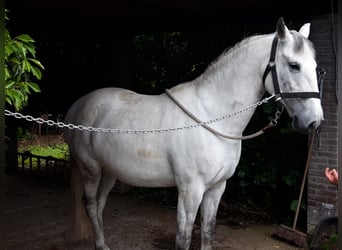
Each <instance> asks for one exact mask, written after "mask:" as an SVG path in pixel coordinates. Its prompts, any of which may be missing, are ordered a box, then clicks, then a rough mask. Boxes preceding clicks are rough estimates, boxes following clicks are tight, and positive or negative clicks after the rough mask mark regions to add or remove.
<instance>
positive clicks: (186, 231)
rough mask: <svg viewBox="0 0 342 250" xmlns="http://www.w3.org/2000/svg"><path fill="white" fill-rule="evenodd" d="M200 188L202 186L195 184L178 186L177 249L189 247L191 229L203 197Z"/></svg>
mask: <svg viewBox="0 0 342 250" xmlns="http://www.w3.org/2000/svg"><path fill="white" fill-rule="evenodd" d="M201 190H203V188H201V187H199V186H196V185H192V186H190V187H189V186H187V187H181V188H180V187H178V205H177V234H176V249H177V250H187V249H189V247H190V243H191V235H192V229H193V226H194V222H195V219H196V214H197V211H198V208H199V206H200V204H201V201H202V197H203V192H202V191H201Z"/></svg>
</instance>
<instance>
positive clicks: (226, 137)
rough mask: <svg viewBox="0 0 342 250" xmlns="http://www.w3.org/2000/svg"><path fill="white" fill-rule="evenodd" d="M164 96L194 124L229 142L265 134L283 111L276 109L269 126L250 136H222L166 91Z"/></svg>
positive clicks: (275, 123)
mask: <svg viewBox="0 0 342 250" xmlns="http://www.w3.org/2000/svg"><path fill="white" fill-rule="evenodd" d="M165 93H166V95H167V96H168V97H169V98H170V99H171V100H172V101H173V102H174V103H175V104H176V105H177V106H178V107H179V108H180V109H181V110H182V111H183V112H184V113H186V114H187V115H188V116H189V117H190V118H191V119H193V120H194V121H195V122H197V123H199V124H201V126H202V127H203V128H205V129H207V130H208V131H210V132H211V133H213V134H214V135H217V136H220V137H223V138H225V139H231V140H249V139H252V138H255V137H257V136H259V135H262V134H263V133H265V132H266V131H267V130H269V129H270V128H273V127H275V126H276V125H277V123H278V119H279V118H280V116H281V114H282V112H283V109H282V108H281V109H278V110H277V111H276V113H275V118H274V119H272V120H271V121H270V123H269V124H267V125H266V126H265V127H264V128H262V129H260V130H259V131H257V132H255V133H253V134H250V135H244V136H232V135H225V134H222V133H221V132H219V131H217V130H216V129H213V128H212V127H210V126H208V125H207V124H205V123H203V122H202V121H201V120H200V119H199V118H197V117H196V116H195V115H194V114H193V113H191V112H190V111H189V110H188V109H187V108H185V107H184V106H183V105H182V104H181V103H180V102H179V101H178V100H177V99H176V98H175V97H174V96H173V95H172V94H171V93H170V91H169V90H168V89H166V90H165Z"/></svg>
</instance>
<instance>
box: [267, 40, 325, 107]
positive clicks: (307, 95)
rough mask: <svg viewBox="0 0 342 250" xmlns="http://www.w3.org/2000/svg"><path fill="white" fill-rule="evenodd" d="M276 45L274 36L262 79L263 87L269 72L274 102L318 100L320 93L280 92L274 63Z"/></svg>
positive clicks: (276, 41)
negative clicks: (287, 99) (302, 99)
mask: <svg viewBox="0 0 342 250" xmlns="http://www.w3.org/2000/svg"><path fill="white" fill-rule="evenodd" d="M277 45H278V37H277V36H276V37H274V39H273V42H272V49H271V56H270V61H269V63H268V64H267V66H266V69H265V72H264V75H263V77H262V80H263V84H264V85H265V80H266V77H267V75H268V73H269V72H270V71H271V74H272V81H273V88H274V99H275V101H276V102H278V101H280V100H281V99H286V98H318V99H320V93H319V92H286V93H283V92H281V91H280V87H279V81H278V76H277V69H276V63H275V57H276V51H277Z"/></svg>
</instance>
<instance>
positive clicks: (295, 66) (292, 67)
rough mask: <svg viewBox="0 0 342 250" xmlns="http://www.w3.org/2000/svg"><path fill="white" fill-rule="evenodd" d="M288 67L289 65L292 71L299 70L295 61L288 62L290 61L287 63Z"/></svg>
mask: <svg viewBox="0 0 342 250" xmlns="http://www.w3.org/2000/svg"><path fill="white" fill-rule="evenodd" d="M289 67H290V69H291V70H293V71H295V72H298V71H300V66H299V64H298V63H296V62H290V63H289Z"/></svg>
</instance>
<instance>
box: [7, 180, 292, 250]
mask: <svg viewBox="0 0 342 250" xmlns="http://www.w3.org/2000/svg"><path fill="white" fill-rule="evenodd" d="M5 181H6V182H5V187H6V190H5V201H6V202H5V218H6V221H5V225H6V230H7V233H6V235H5V249H6V250H19V249H20V250H23V249H25V250H31V249H44V250H62V249H65V250H71V249H73V250H81V249H82V250H88V249H89V250H90V249H91V250H93V249H94V244H93V241H92V240H91V239H89V240H83V241H75V240H73V239H71V237H70V223H69V217H68V215H69V210H68V207H69V202H68V199H69V198H68V191H69V190H68V187H67V185H60V184H59V185H56V184H53V183H49V182H42V181H41V180H37V179H36V178H33V177H27V176H26V177H25V176H10V175H6V176H5ZM104 227H105V237H106V241H107V244H108V246H109V247H110V248H111V249H113V250H114V249H115V250H121V249H122V250H127V249H132V250H138V249H144V250H145V249H148V250H154V249H174V238H175V228H176V209H175V207H174V206H170V205H165V204H160V203H157V202H155V201H153V200H149V199H143V198H139V197H137V196H132V195H127V194H117V193H111V194H110V195H109V198H108V202H107V205H106V207H105V211H104ZM277 227H278V226H277V225H272V224H268V223H257V222H255V221H247V220H240V219H237V218H236V219H235V222H234V215H222V214H221V215H219V216H218V221H217V229H216V238H215V242H214V249H216V250H218V249H230V250H234V249H244V250H252V249H253V250H255V249H260V250H261V249H262V250H271V249H282V250H285V249H288V250H290V249H298V248H296V247H294V246H291V245H289V244H287V243H285V242H282V241H279V240H276V239H274V238H272V237H270V233H271V232H272V231H273V230H275V228H277ZM199 232H200V226H199V225H197V224H196V225H195V230H194V236H193V241H192V246H191V249H199V242H200V236H199Z"/></svg>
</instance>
